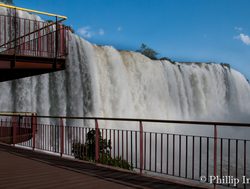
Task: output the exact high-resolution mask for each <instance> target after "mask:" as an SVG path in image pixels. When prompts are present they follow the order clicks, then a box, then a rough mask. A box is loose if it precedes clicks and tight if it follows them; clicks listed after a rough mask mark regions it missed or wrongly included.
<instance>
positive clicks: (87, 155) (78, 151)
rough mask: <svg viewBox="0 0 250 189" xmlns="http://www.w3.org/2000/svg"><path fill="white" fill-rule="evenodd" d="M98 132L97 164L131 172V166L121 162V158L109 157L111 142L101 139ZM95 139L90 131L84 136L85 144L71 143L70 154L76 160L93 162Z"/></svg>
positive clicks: (94, 135)
mask: <svg viewBox="0 0 250 189" xmlns="http://www.w3.org/2000/svg"><path fill="white" fill-rule="evenodd" d="M98 132H99V163H102V164H105V165H110V166H115V167H120V168H123V169H128V170H133V165H132V164H130V163H129V162H127V161H125V160H123V159H122V158H121V157H115V158H112V157H111V141H110V140H107V139H102V135H101V132H100V130H98ZM95 137H96V131H95V130H91V131H89V132H88V133H87V135H86V143H85V144H81V143H79V142H73V145H72V153H73V154H74V157H75V158H76V159H81V160H86V161H95V144H96V141H95Z"/></svg>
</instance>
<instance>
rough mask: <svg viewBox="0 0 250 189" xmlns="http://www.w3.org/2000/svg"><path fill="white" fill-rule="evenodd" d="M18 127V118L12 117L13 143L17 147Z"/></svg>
mask: <svg viewBox="0 0 250 189" xmlns="http://www.w3.org/2000/svg"><path fill="white" fill-rule="evenodd" d="M16 125H17V117H16V116H14V117H12V143H13V145H14V146H15V143H16Z"/></svg>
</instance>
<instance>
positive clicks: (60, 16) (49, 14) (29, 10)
mask: <svg viewBox="0 0 250 189" xmlns="http://www.w3.org/2000/svg"><path fill="white" fill-rule="evenodd" d="M0 7H5V8H10V9H15V10H21V11H27V12H31V13H36V14H43V15H47V16H54V17H58V18H62V19H64V20H66V19H67V17H66V16H62V15H58V14H52V13H48V12H42V11H37V10H32V9H27V8H22V7H16V6H12V5H6V4H3V3H0Z"/></svg>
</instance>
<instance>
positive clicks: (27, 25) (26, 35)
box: [0, 4, 69, 82]
mask: <svg viewBox="0 0 250 189" xmlns="http://www.w3.org/2000/svg"><path fill="white" fill-rule="evenodd" d="M0 7H4V8H6V14H4V15H0V82H3V81H9V80H14V79H20V78H24V77H29V76H35V75H40V74H44V73H51V72H55V71H60V70H64V69H65V59H66V56H67V54H68V39H69V35H68V27H67V26H65V25H63V24H62V22H63V21H65V20H66V19H67V17H65V16H61V15H55V14H51V13H46V12H40V11H35V10H31V9H25V8H20V7H15V6H9V5H5V4H0ZM21 11H25V12H28V13H32V14H30V16H28V17H29V18H23V17H21V16H19V15H20V12H21ZM37 14H39V15H45V16H46V18H47V17H49V18H50V19H51V20H48V21H43V20H41V19H39V17H37V16H35V15H37Z"/></svg>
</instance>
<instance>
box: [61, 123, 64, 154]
mask: <svg viewBox="0 0 250 189" xmlns="http://www.w3.org/2000/svg"><path fill="white" fill-rule="evenodd" d="M60 128H61V129H60V130H61V157H62V155H63V154H64V126H63V119H62V118H60Z"/></svg>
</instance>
